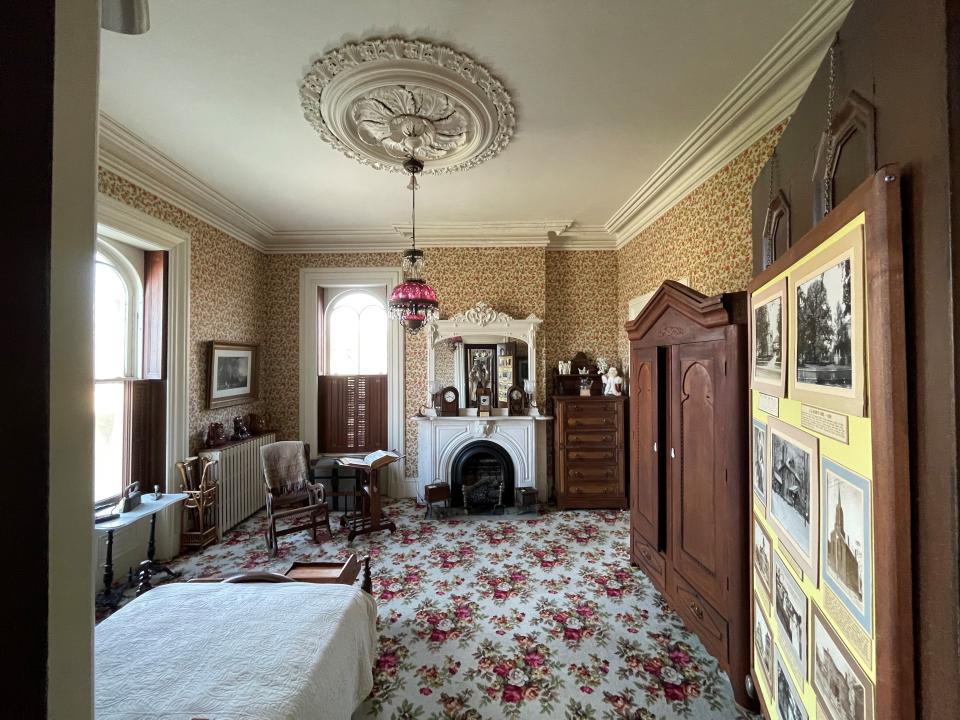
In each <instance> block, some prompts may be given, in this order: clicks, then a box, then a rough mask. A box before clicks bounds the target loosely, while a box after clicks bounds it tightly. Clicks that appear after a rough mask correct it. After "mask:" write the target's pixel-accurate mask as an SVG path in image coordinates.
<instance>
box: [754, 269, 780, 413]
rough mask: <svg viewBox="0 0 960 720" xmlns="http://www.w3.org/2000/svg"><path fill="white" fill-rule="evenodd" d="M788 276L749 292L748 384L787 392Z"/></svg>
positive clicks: (776, 391)
mask: <svg viewBox="0 0 960 720" xmlns="http://www.w3.org/2000/svg"><path fill="white" fill-rule="evenodd" d="M786 315H787V279H786V278H783V279H782V280H779V281H778V282H776V283H774V284H773V285H771V286H770V287H768V288H766V289H765V290H761V291H759V292H756V293H754V294H753V295H751V296H750V387H751V388H753V389H754V390H759V391H760V392H764V393H767V394H768V395H776V396H777V397H785V396H786V387H787V361H786V355H785V353H786V345H787V343H786V342H785V340H786V333H785V330H786V327H787V322H786Z"/></svg>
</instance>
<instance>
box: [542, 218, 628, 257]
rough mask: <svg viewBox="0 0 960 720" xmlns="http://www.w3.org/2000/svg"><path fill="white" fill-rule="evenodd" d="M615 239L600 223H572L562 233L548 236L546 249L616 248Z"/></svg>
mask: <svg viewBox="0 0 960 720" xmlns="http://www.w3.org/2000/svg"><path fill="white" fill-rule="evenodd" d="M616 245H617V239H616V237H614V236H613V235H611V234H610V233H609V232H607V229H606V228H605V227H603V226H602V225H578V224H576V223H574V224H573V225H572V226H571V227H570V228H568V229H567V230H566V231H565V232H563V233H558V234H556V235H551V236H550V243H549V244H548V245H547V250H550V251H558V250H574V251H576V250H616Z"/></svg>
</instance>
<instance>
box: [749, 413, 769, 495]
mask: <svg viewBox="0 0 960 720" xmlns="http://www.w3.org/2000/svg"><path fill="white" fill-rule="evenodd" d="M766 456H767V426H766V423H762V422H760V421H759V420H757V419H756V418H754V419H753V445H752V450H751V459H752V463H751V467H752V468H753V469H752V472H751V474H752V476H753V495H754V498H755V499H756V500H757V501H758V502H759V503H760V504H761V505H762V506H763V507H764V508H766V507H767V462H766Z"/></svg>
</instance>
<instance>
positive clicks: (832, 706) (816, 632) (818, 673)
mask: <svg viewBox="0 0 960 720" xmlns="http://www.w3.org/2000/svg"><path fill="white" fill-rule="evenodd" d="M811 684H812V685H813V690H814V692H815V693H816V695H817V699H818V700H819V702H820V706H821V707H822V708H823V709H824V710H825V711H826V712H827V714H828V716H829V720H873V718H874V702H873V685H872V684H871V683H870V681H869V680H868V679H867V677H866V675H864V673H863V671H862V670H861V669H860V667H859V666H858V665H857V663H856V661H855V660H854V659H853V658H852V657H851V656H850V654H849V653H848V652H847V651H846V649H845V648H844V647H843V643H842V642H841V640H840V638H839V637H838V636H837V634H836V633H835V632H834V631H833V629H832V628H831V627H830V625H829V624H828V623H827V621H826V619H825V618H824V617H823V616H822V615H821V614H820V613H819V612H818V611H816V610H814V613H813V675H812V682H811Z"/></svg>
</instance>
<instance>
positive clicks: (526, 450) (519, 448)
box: [412, 415, 553, 502]
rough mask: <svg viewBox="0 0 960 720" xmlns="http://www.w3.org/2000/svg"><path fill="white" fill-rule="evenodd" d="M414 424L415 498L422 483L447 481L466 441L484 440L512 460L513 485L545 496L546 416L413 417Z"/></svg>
mask: <svg viewBox="0 0 960 720" xmlns="http://www.w3.org/2000/svg"><path fill="white" fill-rule="evenodd" d="M412 419H413V420H416V421H417V425H418V431H419V432H418V438H419V442H418V445H419V457H418V466H417V469H418V473H417V475H418V479H417V499H418V500H421V501H422V500H423V493H424V490H423V488H424V486H426V485H428V484H430V483H438V482H445V483H449V482H450V467H451V464H452V463H453V460H454V458H455V457H456V456H457V453H459V452H460V450H462V449H463V448H464V447H466V446H467V445H469V444H470V443H473V442H476V441H477V440H487V441H490V442H493V443H496V444H497V445H499V446H500V447H502V448H503V449H504V450H505V451H506V452H507V454H508V455H509V456H510V459H511V460H513V470H514V473H513V474H514V485H515V486H516V487H535V488H536V489H537V496H538V497H539V499H540V501H541V502H546V500H547V423H548V422H550V421H552V420H553V418H552V417H549V416H537V417H530V416H527V415H513V416H508V415H494V416H491V417H476V416H468V415H460V416H457V417H414V418H412Z"/></svg>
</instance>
